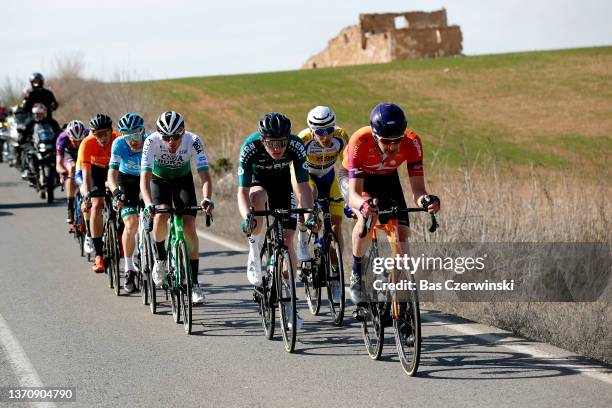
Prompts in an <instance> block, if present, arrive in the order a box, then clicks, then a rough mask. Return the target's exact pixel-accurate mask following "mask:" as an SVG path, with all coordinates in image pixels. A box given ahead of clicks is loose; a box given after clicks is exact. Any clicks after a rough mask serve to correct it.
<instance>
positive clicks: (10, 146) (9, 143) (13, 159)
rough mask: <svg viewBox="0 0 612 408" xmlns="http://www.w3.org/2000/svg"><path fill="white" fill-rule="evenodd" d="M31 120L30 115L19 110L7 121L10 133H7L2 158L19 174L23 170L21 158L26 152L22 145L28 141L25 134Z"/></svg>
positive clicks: (14, 111)
mask: <svg viewBox="0 0 612 408" xmlns="http://www.w3.org/2000/svg"><path fill="white" fill-rule="evenodd" d="M31 120H32V116H31V115H30V114H28V113H25V112H23V111H21V110H19V109H16V110H13V114H12V115H11V116H9V118H8V119H7V123H8V132H7V133H5V135H6V136H5V137H6V139H5V143H4V146H3V147H4V149H3V151H2V156H3V158H4V161H6V162H8V165H9V166H10V167H15V168H16V169H17V170H18V171H19V172H21V171H22V170H23V168H22V163H23V161H22V158H21V156H22V152H23V151H24V150H23V146H21V144H22V143H23V141H24V140H25V139H26V135H24V134H23V133H24V131H25V129H26V127H27V125H28V123H29V122H30V121H31Z"/></svg>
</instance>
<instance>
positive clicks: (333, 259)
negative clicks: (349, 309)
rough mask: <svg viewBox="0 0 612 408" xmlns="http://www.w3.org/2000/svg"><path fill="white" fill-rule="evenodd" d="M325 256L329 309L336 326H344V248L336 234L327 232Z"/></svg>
mask: <svg viewBox="0 0 612 408" xmlns="http://www.w3.org/2000/svg"><path fill="white" fill-rule="evenodd" d="M325 241H326V243H327V247H326V253H327V255H326V256H325V258H326V262H325V264H326V265H325V270H326V273H327V299H328V300H329V311H330V314H331V317H332V320H333V322H334V325H335V326H342V321H343V319H344V306H345V293H344V267H343V264H342V250H341V249H340V243H339V242H338V238H336V234H334V233H333V232H330V233H329V234H327V239H326V240H325Z"/></svg>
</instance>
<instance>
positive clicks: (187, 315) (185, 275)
mask: <svg viewBox="0 0 612 408" xmlns="http://www.w3.org/2000/svg"><path fill="white" fill-rule="evenodd" d="M176 255H177V257H178V274H177V275H178V277H179V285H178V287H179V292H178V295H179V299H180V303H181V308H182V309H183V328H184V329H185V333H187V334H191V328H192V321H191V318H192V312H193V311H192V303H191V269H190V267H189V256H188V254H187V248H186V247H185V243H184V242H179V244H178V253H177V254H176Z"/></svg>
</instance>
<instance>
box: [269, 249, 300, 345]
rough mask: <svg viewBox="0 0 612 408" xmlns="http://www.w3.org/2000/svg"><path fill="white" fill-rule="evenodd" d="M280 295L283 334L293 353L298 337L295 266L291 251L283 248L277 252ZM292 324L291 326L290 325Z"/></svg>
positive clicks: (276, 274)
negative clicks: (285, 274)
mask: <svg viewBox="0 0 612 408" xmlns="http://www.w3.org/2000/svg"><path fill="white" fill-rule="evenodd" d="M283 271H287V275H288V276H287V279H284V278H283ZM274 279H275V281H276V287H277V288H278V289H277V295H278V314H279V318H280V326H281V334H282V335H283V343H284V345H285V350H286V351H287V352H289V353H292V352H293V350H295V339H296V332H297V330H296V327H295V326H296V317H295V316H296V312H297V311H296V295H295V279H294V278H293V266H292V264H291V258H290V257H289V251H287V249H286V248H282V249H281V250H280V251H278V252H277V253H276V265H275V277H274ZM289 326H291V327H289Z"/></svg>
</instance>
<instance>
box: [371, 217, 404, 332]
mask: <svg viewBox="0 0 612 408" xmlns="http://www.w3.org/2000/svg"><path fill="white" fill-rule="evenodd" d="M398 225H399V224H398V222H397V219H396V218H392V219H390V220H389V222H388V223H387V224H383V225H374V226H373V227H372V229H371V231H370V237H371V238H372V240H374V241H378V239H377V237H376V231H383V232H384V233H385V235H386V236H387V237H388V239H389V243H390V245H391V257H392V258H394V259H395V257H396V255H398V254H399V253H400V252H401V248H400V245H401V243H400V242H398V240H397V237H398V234H399V231H398ZM391 283H393V284H395V283H397V276H396V270H395V268H392V269H391ZM391 311H392V312H393V315H392V317H393V319H394V320H398V319H399V302H398V301H397V294H396V291H395V290H394V291H392V292H391Z"/></svg>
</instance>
